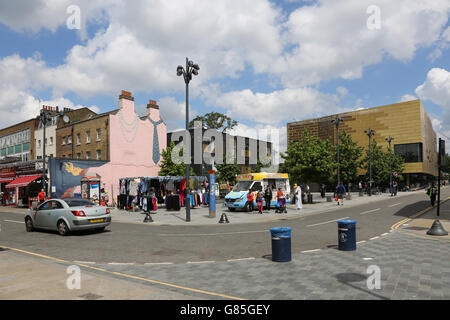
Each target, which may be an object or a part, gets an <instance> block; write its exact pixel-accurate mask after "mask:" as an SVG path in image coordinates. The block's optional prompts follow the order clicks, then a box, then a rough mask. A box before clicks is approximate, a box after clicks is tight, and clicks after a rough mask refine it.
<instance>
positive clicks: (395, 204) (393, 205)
mask: <svg viewBox="0 0 450 320" xmlns="http://www.w3.org/2000/svg"><path fill="white" fill-rule="evenodd" d="M399 204H402V203H401V202H399V203H394V204H391V205H389V206H388V207H389V208H391V207H395V206H398V205H399Z"/></svg>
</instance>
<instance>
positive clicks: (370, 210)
mask: <svg viewBox="0 0 450 320" xmlns="http://www.w3.org/2000/svg"><path fill="white" fill-rule="evenodd" d="M378 210H381V208H377V209H373V210H369V211H364V212H361V213H360V214H366V213H371V212H375V211H378Z"/></svg>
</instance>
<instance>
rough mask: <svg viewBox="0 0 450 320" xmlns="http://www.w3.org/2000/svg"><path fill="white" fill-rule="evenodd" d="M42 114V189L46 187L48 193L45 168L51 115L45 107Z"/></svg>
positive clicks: (45, 191)
mask: <svg viewBox="0 0 450 320" xmlns="http://www.w3.org/2000/svg"><path fill="white" fill-rule="evenodd" d="M40 116H41V123H42V127H43V133H44V134H43V139H42V140H43V141H42V189H44V193H45V194H46V195H47V189H46V183H45V177H46V172H45V170H46V168H45V156H46V155H45V145H46V143H45V139H46V137H45V127H46V125H47V121H49V120H50V119H49V116H48V113H47V110H45V109H41V112H40Z"/></svg>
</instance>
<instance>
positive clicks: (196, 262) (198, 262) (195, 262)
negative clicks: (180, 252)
mask: <svg viewBox="0 0 450 320" xmlns="http://www.w3.org/2000/svg"><path fill="white" fill-rule="evenodd" d="M212 262H215V261H188V262H187V263H189V264H201V263H212Z"/></svg>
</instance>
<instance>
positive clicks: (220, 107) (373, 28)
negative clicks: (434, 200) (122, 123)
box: [0, 0, 450, 148]
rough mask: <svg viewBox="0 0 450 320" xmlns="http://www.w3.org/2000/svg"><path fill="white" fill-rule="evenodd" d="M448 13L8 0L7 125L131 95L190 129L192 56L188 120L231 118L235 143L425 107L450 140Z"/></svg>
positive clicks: (0, 117) (435, 9)
mask: <svg viewBox="0 0 450 320" xmlns="http://www.w3.org/2000/svg"><path fill="white" fill-rule="evenodd" d="M78 13H79V15H78ZM449 14H450V0H433V1H426V0H396V1H392V0H316V1H314V0H278V1H268V0H236V1H235V0H170V1H165V0H164V1H163V0H160V1H158V0H133V1H125V0H102V1H93V0H17V1H9V0H0V41H1V44H2V45H1V46H0V127H5V126H8V125H11V124H14V123H16V122H18V121H21V120H26V119H29V118H31V117H35V116H36V115H37V114H38V110H39V99H40V100H41V101H42V103H43V104H47V105H53V106H56V105H58V106H60V107H62V106H67V107H81V106H87V107H90V108H92V109H93V110H94V111H96V112H105V111H109V110H112V109H114V108H117V99H118V95H119V94H120V91H121V90H127V91H131V92H132V93H133V96H134V97H135V103H136V106H137V107H138V109H139V110H140V111H141V112H142V111H143V110H144V108H145V105H146V104H147V102H148V100H149V99H150V98H151V99H153V100H157V101H158V104H159V105H160V108H161V112H162V116H163V118H164V120H165V121H166V123H167V124H168V126H169V128H168V129H169V130H175V129H180V128H183V126H184V121H185V120H184V117H185V113H184V94H185V91H184V90H185V85H184V82H183V80H182V78H180V77H177V76H176V67H177V66H178V65H180V64H181V65H183V64H185V59H186V57H189V58H190V59H192V60H193V61H194V62H195V63H198V64H199V65H200V72H199V75H198V76H197V77H195V78H194V79H193V80H192V81H191V84H190V97H191V100H190V106H191V115H199V114H204V113H207V112H210V111H217V112H222V113H226V114H228V115H229V116H231V117H232V118H233V119H235V120H237V121H239V127H238V128H237V130H236V132H235V133H238V134H249V135H251V134H253V135H254V129H263V128H264V129H277V128H278V129H280V130H281V131H280V135H281V136H280V139H281V140H282V144H283V143H285V135H286V122H291V121H296V120H302V119H308V118H312V117H316V116H321V115H327V114H332V113H337V112H343V111H349V110H355V109H358V108H370V107H375V106H380V105H385V104H391V103H396V102H399V101H405V100H412V99H417V98H420V99H422V102H423V104H424V106H425V109H426V110H427V112H428V114H429V115H430V117H431V118H432V120H433V125H434V128H435V130H436V131H437V132H438V135H439V136H440V137H443V138H444V139H446V140H450V27H449V21H448V19H449ZM74 27H75V28H74ZM399 125H401V124H399ZM446 137H449V138H446ZM449 148H450V147H449Z"/></svg>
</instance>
